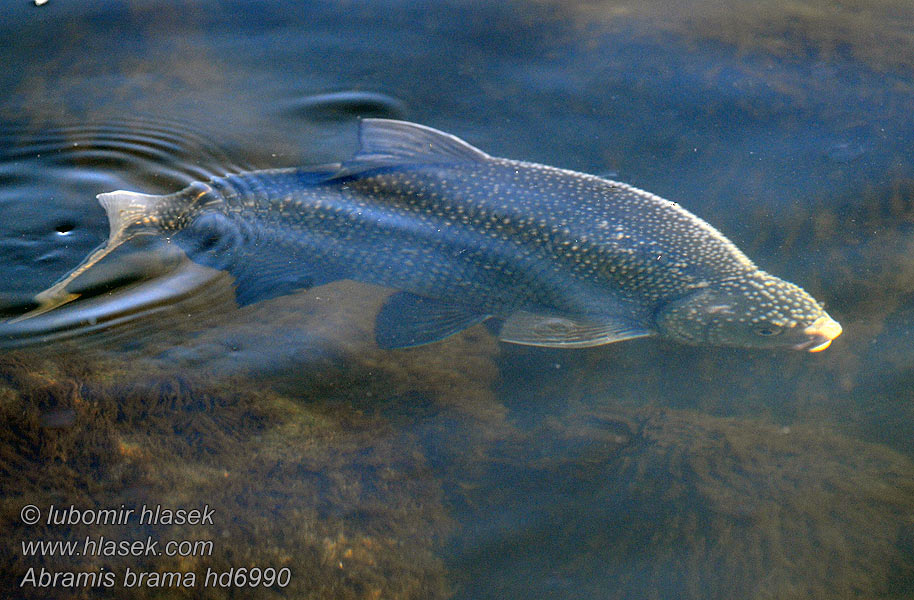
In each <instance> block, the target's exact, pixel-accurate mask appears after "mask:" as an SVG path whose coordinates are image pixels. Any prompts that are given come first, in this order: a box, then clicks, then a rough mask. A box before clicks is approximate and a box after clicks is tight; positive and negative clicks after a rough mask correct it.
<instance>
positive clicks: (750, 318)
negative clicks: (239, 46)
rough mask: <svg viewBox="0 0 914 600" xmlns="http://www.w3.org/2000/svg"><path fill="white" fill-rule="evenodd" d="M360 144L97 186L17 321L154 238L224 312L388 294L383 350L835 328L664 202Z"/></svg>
mask: <svg viewBox="0 0 914 600" xmlns="http://www.w3.org/2000/svg"><path fill="white" fill-rule="evenodd" d="M359 140H360V149H359V150H358V152H357V153H356V154H355V155H354V156H353V157H352V158H351V159H350V160H348V161H345V162H343V163H340V164H334V165H324V166H320V167H311V168H287V169H275V170H264V171H253V172H248V173H241V174H236V175H230V176H226V177H218V178H214V179H212V180H210V181H207V182H197V183H193V184H191V185H190V186H189V187H187V188H185V189H183V190H181V191H178V192H176V193H173V194H169V195H162V196H156V195H148V194H142V193H137V192H129V191H114V192H109V193H104V194H99V195H98V200H99V201H100V202H101V204H102V206H103V207H104V209H105V211H106V213H107V216H108V220H109V225H110V235H109V239H108V241H107V243H106V244H105V245H104V246H102V247H99V248H98V249H97V250H95V251H94V252H93V253H92V254H90V255H89V256H88V257H87V258H86V259H85V260H84V261H83V262H82V263H81V264H80V266H78V267H77V268H76V269H74V270H73V271H71V272H70V273H69V274H68V275H67V276H65V277H64V278H62V279H61V280H60V281H59V282H58V283H57V284H55V285H54V286H52V287H51V288H49V289H47V290H45V291H44V292H42V293H40V294H38V295H37V296H36V298H35V300H36V303H37V304H38V308H36V309H35V310H33V311H32V312H31V313H27V314H26V315H24V316H23V317H20V319H23V318H30V317H32V316H35V315H37V314H40V313H43V312H47V311H48V310H52V309H54V308H56V307H58V306H60V305H62V304H65V303H67V302H70V301H71V300H74V299H75V298H76V297H78V294H74V293H71V292H68V291H67V286H68V285H69V284H70V283H71V282H72V281H73V280H74V279H76V278H77V277H79V276H80V275H81V274H82V273H85V272H86V270H88V269H90V268H91V267H92V266H93V265H94V264H96V263H97V262H98V261H99V260H101V259H102V258H104V257H105V256H106V255H107V254H109V253H110V252H111V251H112V250H114V249H115V248H117V247H118V246H119V245H121V244H122V243H124V242H125V241H126V240H128V239H131V238H132V237H135V236H137V235H140V234H147V233H153V234H157V235H161V236H164V237H165V238H166V239H167V240H168V241H169V242H171V243H176V244H178V245H179V246H180V248H181V249H182V250H183V251H184V252H185V253H186V254H187V256H188V257H190V259H192V260H193V261H195V262H197V263H200V264H204V265H207V266H210V267H214V268H216V269H222V270H225V271H228V272H229V273H230V274H231V275H232V276H233V277H234V285H235V295H236V299H237V301H238V303H239V304H240V305H246V304H250V303H253V302H257V301H260V300H264V299H268V298H272V297H276V296H280V295H284V294H289V293H291V292H293V291H296V290H301V289H305V288H309V287H313V286H319V285H322V284H325V283H329V282H331V281H335V280H339V279H352V280H357V281H361V282H366V283H371V284H377V285H383V286H388V287H391V288H395V289H396V290H398V291H397V292H395V293H394V294H393V295H392V296H390V297H389V298H388V300H387V301H386V303H385V304H384V305H383V307H382V308H381V311H380V313H379V314H378V315H377V318H376V327H375V336H376V340H377V342H378V344H379V345H380V346H381V347H384V348H404V347H411V346H418V345H422V344H427V343H430V342H435V341H438V340H441V339H443V338H446V337H448V336H450V335H452V334H455V333H457V332H459V331H462V330H464V329H466V328H468V327H471V326H473V325H475V324H477V323H481V322H482V321H485V320H487V319H490V318H494V319H495V321H494V322H495V323H496V324H498V325H500V329H499V333H498V335H499V337H500V339H501V340H503V341H505V342H512V343H516V344H528V345H534V346H549V347H565V348H577V347H587V346H597V345H601V344H607V343H610V342H616V341H620V340H625V339H632V338H638V337H644V336H652V335H656V336H660V337H662V338H665V339H669V340H674V341H677V342H682V343H686V344H713V345H727V346H737V347H749V348H752V347H755V348H793V349H798V350H808V351H810V352H816V351H820V350H824V349H825V348H827V347H828V346H829V344H830V343H831V342H832V340H834V339H835V338H836V337H838V336H839V335H840V334H841V325H839V324H838V322H837V321H835V320H834V319H832V318H831V317H830V316H829V315H828V314H827V313H826V312H825V310H824V309H823V307H822V305H821V304H820V303H818V302H817V301H816V300H814V299H813V298H812V297H811V296H810V295H809V294H808V293H806V292H805V291H804V290H803V289H801V288H800V287H798V286H796V285H794V284H792V283H789V282H787V281H784V280H782V279H779V278H778V277H775V276H774V275H770V274H768V273H766V272H764V271H762V270H760V269H759V268H758V267H757V266H756V265H755V264H754V263H753V262H752V261H751V260H750V259H749V258H748V257H747V256H746V255H745V254H743V252H741V251H740V250H739V249H738V248H737V247H736V246H735V245H734V244H733V243H732V242H731V241H730V240H728V239H727V238H726V237H724V235H723V234H721V233H720V232H719V231H718V230H716V229H715V228H714V227H712V226H711V225H709V224H708V223H706V222H705V221H703V220H702V219H700V218H698V217H697V216H695V215H694V214H692V213H690V212H688V211H687V210H685V209H684V208H682V207H681V206H679V205H678V204H676V203H675V202H671V201H669V200H665V199H663V198H660V197H658V196H655V195H654V194H651V193H649V192H645V191H643V190H640V189H637V188H635V187H632V186H630V185H626V184H624V183H620V182H617V181H611V180H608V179H603V178H600V177H596V176H594V175H587V174H584V173H578V172H575V171H570V170H565V169H559V168H555V167H550V166H546V165H541V164H535V163H530V162H523V161H519V160H511V159H507V158H498V157H494V156H490V155H488V154H486V153H485V152H483V151H482V150H479V149H478V148H475V147H473V146H471V145H470V144H468V143H466V142H464V141H463V140H461V139H459V138H457V137H455V136H452V135H450V134H447V133H444V132H441V131H438V130H435V129H432V128H430V127H426V126H423V125H417V124H414V123H408V122H405V121H395V120H388V119H364V120H362V121H361V122H360V127H359Z"/></svg>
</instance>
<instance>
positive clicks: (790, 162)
mask: <svg viewBox="0 0 914 600" xmlns="http://www.w3.org/2000/svg"><path fill="white" fill-rule="evenodd" d="M3 11H4V18H3V19H2V20H0V41H2V43H0V62H2V64H3V66H4V68H3V69H0V89H2V90H4V93H3V94H2V96H0V215H2V218H0V258H2V260H0V316H2V318H3V319H11V318H14V317H16V316H17V315H20V314H22V313H23V312H25V311H27V310H28V309H29V308H32V307H33V304H32V298H33V296H34V295H35V294H36V293H38V292H40V291H41V290H43V289H45V288H46V287H48V286H49V285H51V284H52V283H53V282H54V281H56V280H57V279H58V278H60V277H61V276H63V275H64V274H65V273H67V272H68V271H69V270H70V269H72V268H73V267H74V266H76V265H77V264H78V263H79V262H80V260H82V259H83V258H84V257H85V256H86V255H87V254H88V253H89V252H91V251H92V249H93V248H95V247H96V246H98V245H99V244H101V243H103V242H104V241H105V239H106V237H107V235H108V223H107V220H106V218H105V214H104V211H103V210H102V208H101V206H100V205H99V204H98V202H97V201H96V199H95V196H96V194H99V193H102V192H108V191H112V190H116V189H127V190H137V191H142V192H145V193H155V194H161V193H170V192H173V191H176V190H178V189H180V188H182V187H184V186H185V185H187V184H188V183H190V182H192V181H196V180H205V179H207V178H209V177H212V176H216V175H223V174H226V173H234V172H239V171H243V170H249V169H255V168H273V167H285V166H296V165H305V164H318V163H325V162H333V161H339V160H341V159H345V158H347V157H348V156H350V155H351V154H352V152H353V150H354V149H355V147H356V129H357V121H358V117H365V116H383V117H392V118H401V119H408V120H411V121H415V122H419V123H424V124H428V125H430V126H434V127H436V128H439V129H442V130H445V131H448V132H452V133H454V134H456V135H459V136H461V137H462V138H464V139H466V140H468V141H469V142H471V143H473V144H475V145H477V146H479V147H480V148H483V149H485V150H486V151H488V152H490V153H492V154H494V155H498V156H507V157H512V158H520V159H526V160H532V161H537V162H542V163H546V164H551V165H556V166H562V167H567V168H572V169H575V170H580V171H585V172H591V173H596V174H601V175H607V176H611V177H613V178H615V179H619V180H622V181H625V182H628V183H631V184H633V185H636V186H638V187H641V188H644V189H647V190H650V191H652V192H654V193H657V194H659V195H661V196H664V197H666V198H670V199H673V200H676V201H678V202H680V203H681V204H682V205H684V206H686V207H687V208H689V209H690V210H692V211H693V212H695V213H696V214H698V215H700V216H701V217H703V218H705V219H706V220H708V221H709V222H711V223H712V224H714V225H715V226H717V227H718V228H719V229H721V230H722V231H723V232H724V233H725V234H726V235H727V236H728V237H730V238H731V239H732V240H733V241H734V242H735V243H736V244H737V245H738V246H740V247H741V248H742V249H743V250H745V251H746V252H747V254H749V255H750V256H751V257H752V258H753V259H755V260H756V261H757V262H758V263H759V265H760V266H761V267H762V268H764V269H766V270H769V271H771V272H773V273H776V274H778V275H781V276H783V277H785V278H786V279H789V280H791V281H795V282H797V283H799V284H801V285H803V286H804V287H805V288H806V289H807V290H809V291H810V292H811V293H812V294H813V295H814V296H815V297H816V298H818V299H821V300H824V301H825V303H826V305H827V309H828V311H829V313H831V314H832V315H834V316H835V318H836V319H838V320H839V321H841V323H842V324H843V325H844V329H845V333H844V335H843V336H842V337H840V338H839V339H838V340H836V341H835V343H834V344H833V345H832V347H831V348H829V349H828V350H827V351H825V352H822V353H818V354H815V355H812V354H807V353H795V352H786V353H778V352H761V351H747V350H738V349H722V348H693V347H685V346H677V345H674V344H671V343H665V342H662V341H657V340H654V339H644V340H634V341H629V342H623V343H619V344H614V345H609V346H604V347H598V348H592V349H586V350H553V349H539V348H526V347H519V346H512V345H508V344H499V343H498V342H497V341H496V340H495V339H494V338H493V337H492V336H491V334H490V332H489V331H488V330H487V329H486V328H485V327H475V328H473V329H471V330H468V331H467V332H465V333H463V334H460V335H458V336H456V337H454V338H451V339H448V340H446V341H444V342H441V343H439V344H434V345H430V346H425V347H420V348H416V349H411V350H393V351H385V350H381V349H378V348H377V346H376V345H375V343H374V336H373V327H374V315H375V314H376V313H377V311H378V309H379V307H380V306H381V303H382V302H383V300H384V298H385V297H386V295H387V294H388V293H389V290H385V289H382V288H376V287H372V286H368V285H363V284H357V283H353V282H336V283H333V284H330V285H328V286H322V287H318V288H312V289H309V290H306V291H304V292H300V293H297V294H294V295H291V296H284V297H280V298H275V299H272V300H267V301H264V302H260V303H255V304H251V305H249V306H245V307H243V308H239V307H238V306H237V305H236V304H235V302H234V300H233V294H232V288H231V280H230V278H229V277H228V276H227V275H226V274H224V273H220V272H218V271H213V270H211V269H206V268H204V267H201V266H199V265H196V264H194V263H190V262H189V261H187V260H186V258H185V257H184V256H183V255H182V254H181V252H179V251H177V250H175V249H174V248H171V247H169V246H168V245H167V244H165V243H164V242H162V241H161V240H156V239H153V238H148V237H147V238H137V239H136V240H133V241H132V242H131V243H130V244H129V245H127V246H125V247H124V248H121V249H119V250H118V251H117V253H116V254H115V255H112V256H111V257H110V260H106V263H105V265H103V268H102V269H101V270H100V271H98V272H97V274H96V275H95V276H94V278H89V279H87V280H81V281H79V282H78V286H79V290H78V291H79V292H80V293H82V294H83V298H82V299H81V300H80V301H79V302H77V303H74V304H73V306H78V307H79V308H78V312H76V313H64V315H65V316H62V317H59V319H60V320H59V321H57V322H55V324H54V327H52V328H51V330H52V331H53V332H57V333H54V335H51V336H50V338H53V339H48V340H47V341H45V342H44V343H41V344H39V345H37V347H36V346H34V345H33V346H31V347H26V348H21V349H19V348H13V349H10V350H7V351H4V353H3V354H0V411H2V413H3V421H4V423H5V426H4V427H3V431H4V433H3V438H2V441H0V490H2V493H0V520H2V521H0V523H2V525H0V530H2V531H3V532H4V535H3V536H2V542H3V543H2V547H0V564H2V569H0V572H2V574H3V584H2V585H3V586H4V589H9V590H16V593H17V594H18V595H20V596H22V597H55V598H58V597H59V598H65V597H72V598H95V597H118V598H123V597H137V598H139V597H143V598H145V597H212V598H217V597H218V598H221V597H236V596H244V597H263V598H273V597H280V598H286V597H287V598H293V597H307V598H417V599H418V598H447V597H453V598H467V599H469V598H562V599H565V598H696V599H697V598H702V599H707V598H721V599H724V598H737V597H740V598H758V599H761V598H804V599H805V598H823V599H824V598H829V599H832V598H899V599H900V598H910V597H911V596H912V595H914V442H912V439H914V438H912V436H911V431H912V430H914V408H912V407H914V401H912V400H914V397H912V391H911V389H912V387H911V386H912V383H914V376H912V373H914V351H912V350H911V344H910V341H909V338H908V336H909V335H911V333H912V331H914V329H912V327H914V325H912V323H914V320H912V319H914V260H912V259H911V257H912V256H914V161H912V160H911V152H910V148H911V146H912V142H914V93H912V92H914V71H912V65H914V33H912V30H911V28H910V23H911V22H914V9H912V8H911V6H909V3H907V2H903V1H900V0H898V1H895V0H880V1H876V0H870V1H865V0H859V1H858V0H841V1H838V2H833V3H827V5H826V4H823V3H818V2H812V1H809V2H800V3H796V2H780V1H766V2H738V3H734V4H733V5H732V6H729V7H727V8H722V7H721V6H720V4H719V3H715V2H700V1H699V2H688V1H682V2H676V3H672V4H670V3H666V2H657V3H653V2H648V3H644V2H615V1H610V0H607V1H595V2H580V3H578V2H569V3H566V2H549V1H539V2H493V3H482V2H457V1H455V2H442V3H434V4H432V5H431V6H429V5H427V4H426V3H411V2H395V1H391V2H383V1H377V2H351V3H350V2H340V3H336V2H327V3H320V2H316V3H291V2H288V3H287V2H251V1H243V2H242V1H240V0H239V1H236V2H232V1H225V2H178V1H171V2H167V1H156V2H152V1H141V0H132V1H129V2H113V1H101V0H99V1H95V2H80V3H71V2H65V1H63V0H60V1H58V0H50V2H48V3H47V4H45V5H43V6H35V5H34V4H33V3H30V2H26V1H25V0H22V1H21V2H20V1H17V2H8V3H7V4H6V5H4V8H3ZM112 302H114V303H120V304H119V306H122V307H126V308H125V309H124V310H126V311H127V312H128V313H131V311H133V313H142V314H143V315H145V317H146V318H144V319H130V321H131V322H140V323H142V325H136V326H131V327H124V328H120V329H118V330H116V331H112V329H111V325H116V324H117V323H110V322H105V321H104V319H102V320H101V321H99V320H98V317H96V316H93V315H96V314H99V315H103V314H105V311H104V309H102V308H99V307H110V306H111V303H112ZM93 311H100V312H97V313H96V312H93ZM48 314H49V315H51V314H53V313H48ZM74 314H75V315H76V316H73V315H74ZM131 314H132V313H131ZM66 315H69V316H66ZM55 318H57V317H55ZM67 319H70V320H69V321H68V320H67ZM74 319H75V320H76V321H79V322H80V323H81V324H82V329H81V330H80V335H77V336H74V337H70V336H69V335H68V334H67V332H68V331H70V330H71V329H72V325H73V323H74V322H75V321H74ZM93 319H94V321H93ZM86 324H91V326H87V325H86ZM41 333H42V334H48V330H44V331H42V332H41ZM58 333H59V335H58ZM27 505H34V506H35V507H36V508H37V509H38V510H39V511H41V516H42V519H41V520H40V521H39V523H38V524H35V525H28V524H27V523H25V522H24V519H25V518H26V517H27V515H26V516H24V515H25V513H23V512H22V511H23V508H24V507H26V506H27ZM52 505H53V506H54V507H57V508H58V509H62V508H69V507H70V506H71V505H72V506H73V507H74V509H78V510H81V511H84V513H85V514H88V515H92V514H96V515H97V514H98V513H97V511H98V510H101V509H112V510H113V509H119V508H121V507H122V505H123V507H124V509H125V510H126V509H131V508H133V509H135V510H136V511H137V514H136V515H134V516H133V517H128V518H126V519H125V520H124V521H123V522H116V523H107V524H97V523H87V522H86V521H87V518H83V519H82V520H80V519H76V520H75V522H73V523H71V524H59V523H60V522H59V521H53V520H52V521H50V522H49V521H48V520H47V519H48V517H49V514H50V513H52V512H53V511H52V510H51V506H52ZM144 505H145V506H148V507H154V506H155V505H161V507H162V508H165V509H171V510H188V511H190V510H194V509H199V510H203V509H204V507H208V508H209V509H211V510H212V511H213V512H212V514H211V518H210V519H208V520H205V522H199V523H194V524H186V523H185V524H180V523H170V522H165V521H163V520H162V519H159V520H158V521H156V522H149V519H146V520H145V521H142V522H141V519H140V518H139V514H140V512H141V508H142V507H143V506H144ZM93 511H96V512H93ZM99 536H104V538H105V539H107V540H109V541H110V540H116V541H134V540H141V541H142V542H144V543H148V541H147V540H150V539H151V540H157V541H158V546H156V547H155V550H156V551H155V552H152V553H151V554H142V553H141V555H133V554H131V553H129V552H123V553H118V552H112V553H108V554H106V553H105V552H103V551H101V550H99V551H94V550H93V549H94V548H95V546H91V545H89V546H87V545H86V541H85V540H86V539H87V538H89V539H90V540H92V541H93V542H97V545H98V546H99V547H100V546H103V542H102V541H100V540H99ZM43 540H47V541H55V540H60V541H75V542H78V548H77V549H74V550H73V551H72V552H69V553H68V555H67V556H60V555H59V552H57V553H56V554H53V555H52V553H51V551H50V550H48V549H47V548H45V549H44V550H41V551H39V550H31V551H28V550H27V549H26V548H25V547H24V546H23V543H29V542H34V541H43ZM172 540H173V541H177V542H184V541H190V542H194V541H204V542H206V541H210V542H212V545H211V548H210V551H209V552H208V553H207V552H206V548H205V547H201V548H197V549H196V550H193V549H190V550H188V548H186V547H185V548H184V551H181V552H171V551H170V550H171V549H176V548H177V547H178V546H177V545H175V546H174V548H169V551H168V552H166V543H167V542H168V541H172ZM158 550H161V554H158V553H157V552H158ZM177 554H184V555H183V556H178V555H177ZM255 567H256V568H259V569H263V570H266V569H274V571H273V574H274V575H275V574H276V573H287V574H288V575H289V579H288V581H285V580H282V579H276V578H275V577H274V578H273V580H271V581H269V583H270V585H264V582H266V581H267V580H266V579H263V575H264V574H265V571H264V572H260V571H258V572H257V573H258V575H257V578H258V581H257V582H256V583H254V582H253V570H252V569H253V568H255ZM231 569H234V571H230V570H231ZM240 569H248V571H245V572H243V574H242V575H241V576H239V570H240ZM283 569H288V571H283ZM208 571H209V572H210V573H212V574H214V575H213V578H212V579H207V574H208ZM139 573H144V574H145V576H144V577H145V578H144V579H142V580H140V579H139V578H138V577H139V576H138V574H139ZM189 573H193V574H194V576H195V578H196V579H195V580H194V581H190V580H189V577H190V576H189V575H188V574H189ZM224 573H231V575H230V576H228V577H227V578H223V579H222V583H221V584H220V580H219V579H218V578H217V577H216V575H222V574H224ZM44 574H48V575H47V577H46V578H44V579H42V576H43V575H44ZM55 574H56V576H57V579H56V580H55V579H53V577H54V575H55ZM67 574H72V578H70V579H68V578H67ZM80 574H81V575H82V578H81V579H77V576H78V575H80ZM162 574H172V575H171V577H172V578H171V579H165V577H166V576H165V575H162ZM131 577H134V578H133V579H131ZM109 578H110V583H111V585H107V583H108V582H109ZM283 581H285V584H283ZM244 587H246V588H248V589H246V590H243V589H241V588H244Z"/></svg>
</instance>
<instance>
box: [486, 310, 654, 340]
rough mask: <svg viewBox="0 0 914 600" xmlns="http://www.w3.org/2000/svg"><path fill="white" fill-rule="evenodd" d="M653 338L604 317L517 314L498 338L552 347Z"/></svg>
mask: <svg viewBox="0 0 914 600" xmlns="http://www.w3.org/2000/svg"><path fill="white" fill-rule="evenodd" d="M649 335H653V332H652V331H649V330H647V329H644V328H642V327H638V326H636V325H632V324H629V323H626V322H625V321H623V320H621V319H618V320H617V319H611V318H605V317H600V318H596V317H567V316H562V315H544V314H539V313H532V312H527V311H523V310H521V311H517V312H515V313H514V314H512V315H511V316H510V317H508V318H507V319H506V320H505V324H504V326H503V327H502V328H501V331H500V333H499V339H501V340H502V341H503V342H510V343H512V344H524V345H527V346H545V347H549V348H588V347H591V346H602V345H603V344H610V343H612V342H619V341H622V340H629V339H633V338H639V337H646V336H649Z"/></svg>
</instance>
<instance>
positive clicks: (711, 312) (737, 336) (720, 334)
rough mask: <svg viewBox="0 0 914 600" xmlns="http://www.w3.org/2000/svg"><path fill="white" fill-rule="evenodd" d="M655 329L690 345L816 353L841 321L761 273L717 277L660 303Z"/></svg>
mask: <svg viewBox="0 0 914 600" xmlns="http://www.w3.org/2000/svg"><path fill="white" fill-rule="evenodd" d="M656 320H657V327H658V330H659V331H660V333H661V334H662V335H663V336H665V337H668V338H671V339H675V340H677V341H680V342H684V343H689V344H711V345H719V346H737V347H742V348H784V349H793V350H806V351H809V352H819V351H821V350H825V349H826V348H827V347H828V346H829V345H830V344H831V342H832V340H834V339H835V338H836V337H838V336H839V335H841V331H842V329H841V325H840V324H839V323H838V322H837V321H835V320H834V319H832V318H831V317H830V316H829V315H828V313H826V312H825V310H824V309H823V308H822V305H821V304H819V303H818V302H816V300H815V299H814V298H813V297H812V296H810V295H809V294H808V293H807V292H806V291H805V290H803V289H802V288H801V287H799V286H797V285H794V284H792V283H790V282H788V281H784V280H783V279H780V278H778V277H775V276H773V275H769V274H768V273H765V272H763V271H758V272H756V273H753V274H750V275H747V276H743V277H737V278H732V279H727V280H723V281H719V282H716V283H713V284H709V285H706V286H704V287H702V288H700V289H697V290H695V291H693V292H692V293H690V294H688V295H687V296H685V297H683V298H680V299H678V300H676V301H673V302H670V303H669V304H667V305H666V306H664V307H663V308H662V309H661V310H660V311H659V312H658V314H657V318H656Z"/></svg>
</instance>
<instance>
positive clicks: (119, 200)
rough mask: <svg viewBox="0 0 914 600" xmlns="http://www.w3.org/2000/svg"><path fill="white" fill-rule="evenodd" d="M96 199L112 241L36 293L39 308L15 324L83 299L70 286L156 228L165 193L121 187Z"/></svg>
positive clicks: (17, 319) (19, 318)
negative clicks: (128, 189)
mask: <svg viewBox="0 0 914 600" xmlns="http://www.w3.org/2000/svg"><path fill="white" fill-rule="evenodd" d="M96 198H98V201H99V202H100V203H101V205H102V207H104V209H105V213H106V214H107V216H108V225H109V226H110V228H111V231H110V233H109V235H108V241H107V242H106V243H105V244H104V245H102V246H99V247H98V248H96V249H95V250H93V251H92V252H91V253H90V254H89V256H87V257H86V258H85V259H83V261H82V262H81V263H79V265H78V266H77V267H76V268H75V269H73V270H72V271H70V272H69V273H67V274H66V275H64V276H63V277H62V278H61V279H60V280H58V281H57V283H55V284H54V285H52V286H51V287H49V288H48V289H46V290H44V291H42V292H39V293H38V294H37V295H36V296H35V302H36V303H37V304H38V307H37V308H35V309H33V310H31V311H29V312H27V313H25V314H24V315H22V316H19V317H17V318H15V319H13V320H12V322H13V323H15V322H18V321H23V320H25V319H31V318H32V317H37V316H38V315H41V314H44V313H46V312H48V311H49V310H53V309H55V308H57V307H58V306H63V305H64V304H67V303H68V302H72V301H73V300H76V299H77V298H79V294H76V293H72V292H68V291H67V286H68V285H70V283H71V282H72V281H73V280H74V279H76V278H77V277H79V276H80V275H82V274H83V273H85V272H86V271H88V270H89V269H91V268H92V267H93V266H94V265H95V264H96V263H98V262H99V261H100V260H102V259H103V258H105V257H106V256H108V255H109V254H111V252H113V251H114V250H115V249H116V248H117V247H118V246H120V245H121V244H123V243H124V242H126V241H127V240H129V239H131V238H133V237H135V236H137V235H139V234H141V233H150V232H153V231H155V229H154V226H155V223H156V216H155V212H154V209H155V207H156V205H157V204H158V203H159V202H160V201H161V199H162V198H164V196H154V195H151V194H140V193H137V192H126V191H123V190H118V191H116V192H107V193H105V194H99V195H98V196H96Z"/></svg>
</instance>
